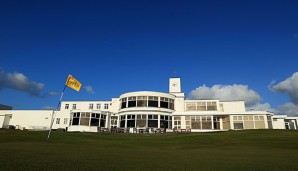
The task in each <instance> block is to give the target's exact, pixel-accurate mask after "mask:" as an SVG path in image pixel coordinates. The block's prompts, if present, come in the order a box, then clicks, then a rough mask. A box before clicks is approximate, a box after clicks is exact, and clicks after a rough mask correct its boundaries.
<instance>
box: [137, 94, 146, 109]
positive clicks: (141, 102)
mask: <svg viewBox="0 0 298 171" xmlns="http://www.w3.org/2000/svg"><path fill="white" fill-rule="evenodd" d="M137 104H138V107H147V97H146V96H139V97H138V102H137Z"/></svg>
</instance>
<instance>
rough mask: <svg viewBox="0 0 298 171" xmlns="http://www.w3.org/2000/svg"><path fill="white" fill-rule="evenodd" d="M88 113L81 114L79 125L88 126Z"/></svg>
mask: <svg viewBox="0 0 298 171" xmlns="http://www.w3.org/2000/svg"><path fill="white" fill-rule="evenodd" d="M89 120H90V113H88V112H81V118H80V125H84V126H89Z"/></svg>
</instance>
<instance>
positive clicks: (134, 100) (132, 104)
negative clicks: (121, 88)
mask: <svg viewBox="0 0 298 171" xmlns="http://www.w3.org/2000/svg"><path fill="white" fill-rule="evenodd" d="M128 107H137V98H136V97H129V98H128Z"/></svg>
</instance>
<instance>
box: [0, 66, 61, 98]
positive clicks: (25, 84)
mask: <svg viewBox="0 0 298 171" xmlns="http://www.w3.org/2000/svg"><path fill="white" fill-rule="evenodd" d="M44 87H45V86H44V84H43V83H37V82H35V81H32V80H30V79H29V78H28V77H27V76H25V75H24V74H22V73H19V72H14V73H5V72H4V71H3V70H0V90H1V89H3V88H10V89H13V90H17V91H21V92H26V93H28V94H30V95H32V96H36V97H51V96H54V95H56V94H55V92H50V93H46V94H44V95H41V91H42V90H43V88H44Z"/></svg>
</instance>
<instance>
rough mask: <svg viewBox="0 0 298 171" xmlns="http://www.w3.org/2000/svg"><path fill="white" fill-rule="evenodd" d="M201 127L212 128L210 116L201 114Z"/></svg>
mask: <svg viewBox="0 0 298 171" xmlns="http://www.w3.org/2000/svg"><path fill="white" fill-rule="evenodd" d="M202 129H212V122H211V116H202Z"/></svg>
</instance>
